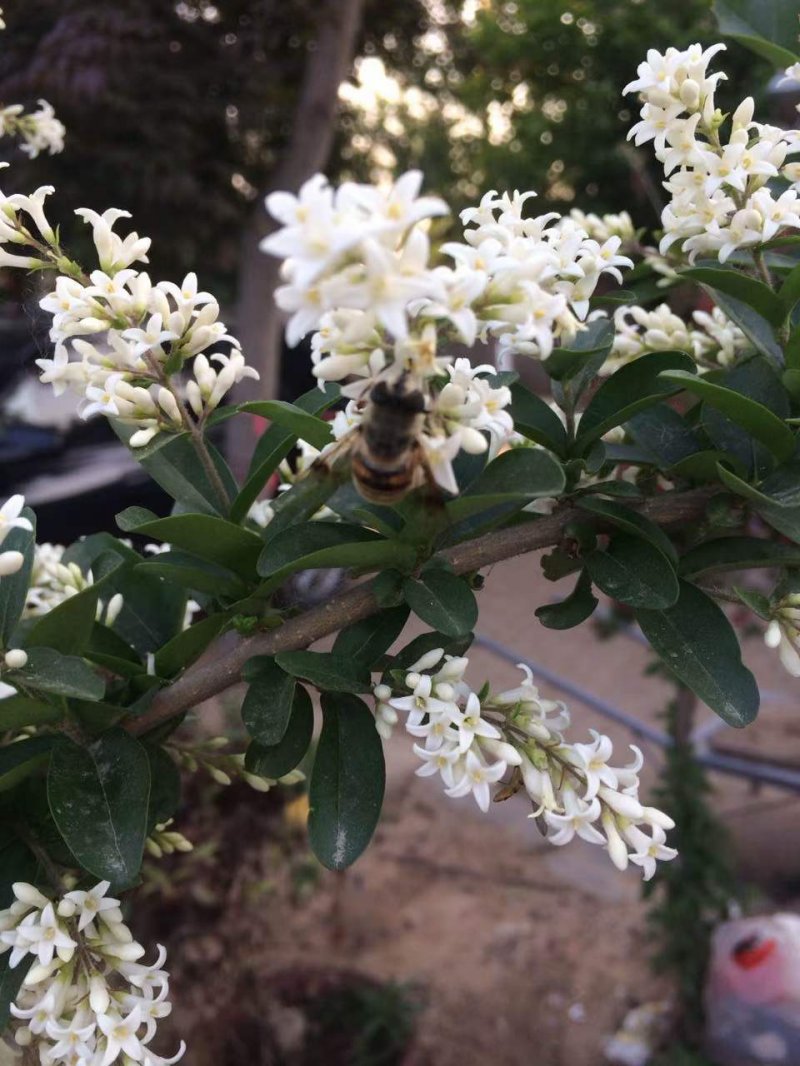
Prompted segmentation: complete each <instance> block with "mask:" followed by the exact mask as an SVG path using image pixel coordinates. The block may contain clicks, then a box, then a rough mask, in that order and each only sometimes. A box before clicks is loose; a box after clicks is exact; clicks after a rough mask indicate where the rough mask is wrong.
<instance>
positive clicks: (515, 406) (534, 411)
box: [511, 382, 567, 458]
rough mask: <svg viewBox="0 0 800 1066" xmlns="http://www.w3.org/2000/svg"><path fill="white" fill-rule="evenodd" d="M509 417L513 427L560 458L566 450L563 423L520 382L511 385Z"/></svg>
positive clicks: (565, 432) (565, 433)
mask: <svg viewBox="0 0 800 1066" xmlns="http://www.w3.org/2000/svg"><path fill="white" fill-rule="evenodd" d="M511 417H512V418H513V419H514V429H516V431H517V432H518V433H521V434H522V435H523V437H527V438H528V440H532V441H535V442H536V443H537V444H541V445H542V447H544V448H549V449H550V451H553V452H555V453H556V455H559V456H561V457H562V458H563V457H564V456H565V455H566V450H567V431H566V429H565V428H564V423H563V422H562V421H561V419H560V418H559V417H558V415H557V414H556V413H555V411H553V410H551V408H550V407H549V406H548V405H547V404H546V403H545V402H544V400H542V399H540V398H539V397H538V396H537V395H536V394H535V393H533V392H531V391H530V389H527V388H525V386H524V385H522V384H521V383H520V382H517V383H516V384H515V385H512V386H511Z"/></svg>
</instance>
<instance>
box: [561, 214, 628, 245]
mask: <svg viewBox="0 0 800 1066" xmlns="http://www.w3.org/2000/svg"><path fill="white" fill-rule="evenodd" d="M569 217H570V218H571V219H572V221H573V222H575V223H576V225H578V226H580V227H581V228H582V229H585V230H586V233H587V235H588V236H589V237H591V239H592V240H593V241H600V242H601V243H602V242H603V241H607V240H608V239H609V238H610V237H619V238H620V240H621V241H622V243H623V245H626V244H628V243H630V242H631V241H634V240H635V239H636V227H635V226H634V224H633V219H632V218H631V216H630V215H629V214H628V212H627V211H620V212H619V213H618V214H607V215H596V214H594V213H593V212H591V211H590V212H589V214H586V213H585V212H583V211H580V210H579V209H578V208H577V207H573V208H572V210H571V211H570V213H569Z"/></svg>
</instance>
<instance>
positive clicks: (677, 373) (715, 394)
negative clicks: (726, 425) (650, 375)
mask: <svg viewBox="0 0 800 1066" xmlns="http://www.w3.org/2000/svg"><path fill="white" fill-rule="evenodd" d="M633 365H635V364H633ZM661 377H662V378H664V379H666V380H667V381H670V382H672V383H673V384H675V385H680V386H682V388H684V389H687V390H688V391H689V392H693V393H695V395H697V396H701V397H702V398H703V399H704V400H705V401H706V402H707V403H709V404H711V406H712V407H716V408H717V410H719V411H722V413H723V414H724V415H727V417H728V418H730V419H731V421H733V422H735V423H736V424H737V425H738V426H742V428H743V429H746V430H747V432H748V433H750V434H751V435H752V436H753V437H755V438H756V440H759V441H761V443H762V444H765V445H766V446H767V448H769V449H770V451H771V452H772V453H773V454H774V455H776V456H777V457H778V459H781V460H786V459H789V458H790V457H791V456H792V454H793V453H794V448H795V435H794V433H792V431H791V429H790V428H789V426H787V425H786V423H785V422H784V421H783V420H782V419H780V418H778V416H777V415H774V414H773V413H772V411H770V410H769V408H768V407H765V406H764V405H763V404H760V403H758V402H757V401H756V400H752V399H750V397H749V396H743V395H742V393H740V392H734V391H733V389H728V388H725V387H724V386H723V385H716V384H714V383H713V382H711V381H709V380H708V379H707V378H704V377H697V376H696V375H694V374H687V373H685V372H684V371H682V370H666V371H664V372H663V373H662V375H661Z"/></svg>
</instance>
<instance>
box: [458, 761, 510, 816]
mask: <svg viewBox="0 0 800 1066" xmlns="http://www.w3.org/2000/svg"><path fill="white" fill-rule="evenodd" d="M506 769H507V767H506V764H505V763H504V762H502V761H499V762H495V763H491V764H487V763H485V762H484V761H483V760H482V759H481V757H480V756H479V755H478V754H477V752H475V751H468V752H467V753H466V755H465V757H464V770H463V774H462V776H461V779H460V780H457V781H456V783H455V784H454V785H452V786H451V787H450V788H446V789H445V795H447V796H452V797H453V798H457V797H459V796H467V795H469V793H470V792H471V793H472V794H473V796H474V797H475V802H476V803H477V804H478V806H479V807H480V809H481V810H482V811H488V810H489V803H490V799H491V795H490V793H489V785H490V784H494V782H496V781H499V780H500V778H501V777H502V776H503V774H504V773H505V772H506Z"/></svg>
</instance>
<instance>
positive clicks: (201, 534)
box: [117, 507, 261, 580]
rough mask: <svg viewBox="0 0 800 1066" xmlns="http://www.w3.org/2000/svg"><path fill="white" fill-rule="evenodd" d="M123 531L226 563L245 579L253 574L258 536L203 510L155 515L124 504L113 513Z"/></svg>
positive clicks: (259, 544)
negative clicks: (119, 512)
mask: <svg viewBox="0 0 800 1066" xmlns="http://www.w3.org/2000/svg"><path fill="white" fill-rule="evenodd" d="M117 525H118V526H119V528H120V529H122V530H124V531H125V532H126V533H138V534H139V535H140V536H148V537H154V538H155V539H156V540H161V541H164V542H166V543H168V544H171V545H174V546H175V547H176V548H183V549H184V551H188V552H191V553H192V554H193V555H198V556H199V557H200V558H201V559H208V560H210V561H211V562H212V563H218V564H219V565H220V566H224V567H227V568H228V569H229V570H233V571H234V572H235V573H237V574H239V575H240V576H241V577H243V578H244V579H245V580H248V579H250V578H252V577H253V576H254V574H255V565H256V561H257V559H258V556H259V553H260V551H261V538H260V537H259V536H258V534H257V533H253V532H252V531H251V530H249V529H244V528H242V526H237V525H235V524H234V523H233V522H228V521H226V519H224V518H218V517H216V516H215V515H205V514H176V515H170V516H169V517H168V518H157V517H156V516H155V515H154V514H152V512H150V511H147V510H145V508H144V507H128V508H126V510H124V511H123V512H122V513H121V514H118V515H117Z"/></svg>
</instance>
